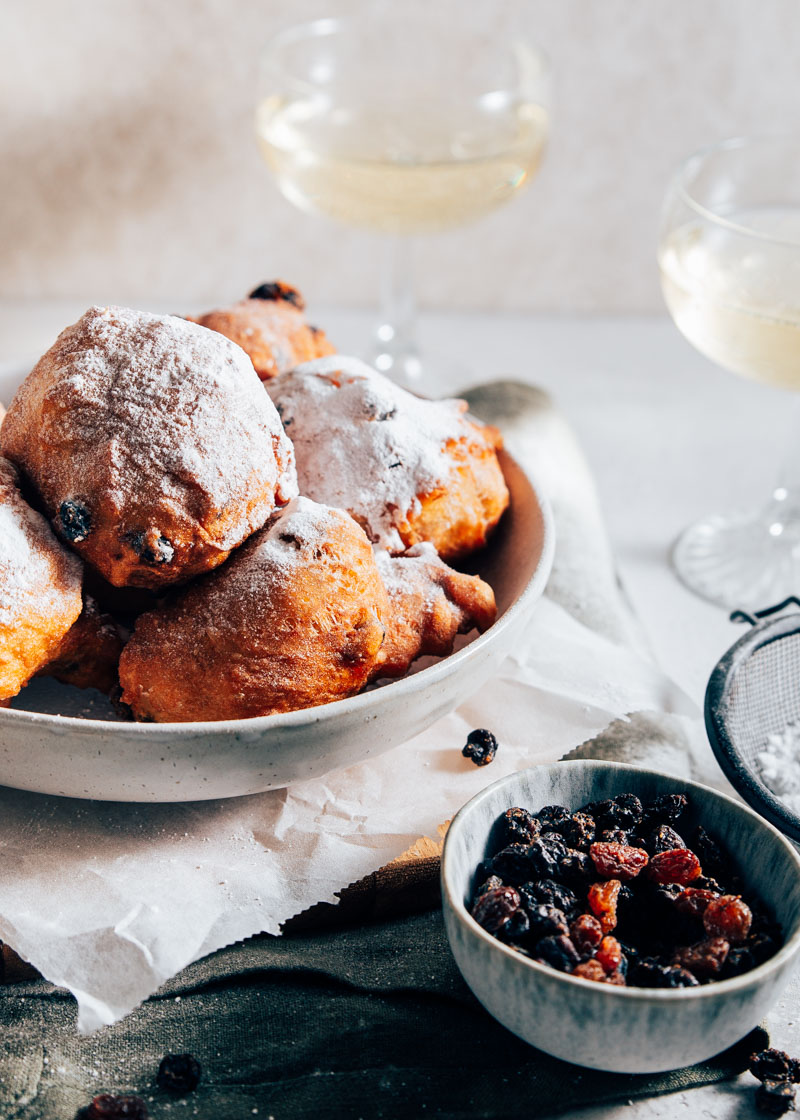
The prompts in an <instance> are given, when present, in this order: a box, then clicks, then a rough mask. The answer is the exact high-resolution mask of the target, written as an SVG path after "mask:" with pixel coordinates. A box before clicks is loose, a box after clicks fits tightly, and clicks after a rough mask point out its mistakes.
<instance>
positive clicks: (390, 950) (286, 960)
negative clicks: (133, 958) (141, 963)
mask: <svg viewBox="0 0 800 1120" xmlns="http://www.w3.org/2000/svg"><path fill="white" fill-rule="evenodd" d="M75 1017H76V1008H75V1003H74V1001H73V1000H71V999H70V998H69V997H68V996H67V994H66V993H65V992H57V991H56V992H53V991H52V989H50V987H49V985H47V984H45V983H43V982H42V981H38V982H30V983H24V984H18V985H15V986H10V987H8V988H6V989H5V990H2V989H0V1030H2V1035H3V1046H2V1048H0V1116H3V1117H4V1118H5V1120H11V1118H12V1117H13V1118H14V1120H72V1117H73V1116H74V1115H75V1112H76V1110H77V1108H78V1107H80V1106H81V1105H84V1104H87V1103H88V1101H89V1100H90V1099H91V1097H92V1096H93V1095H95V1094H97V1093H100V1092H113V1093H120V1094H123V1093H124V1094H129V1093H132V1094H136V1095H140V1096H141V1097H143V1098H144V1100H145V1101H146V1103H147V1105H148V1108H149V1110H150V1115H151V1116H152V1117H153V1120H158V1118H160V1117H166V1116H176V1115H177V1116H185V1117H198V1118H199V1120H234V1118H239V1117H241V1118H245V1117H251V1116H254V1117H262V1118H263V1120H267V1117H273V1118H274V1120H294V1118H295V1117H296V1118H298V1120H302V1118H304V1117H309V1116H313V1117H315V1118H316V1120H351V1118H352V1120H355V1118H356V1117H360V1118H361V1120H373V1118H375V1120H377V1118H379V1117H380V1118H382V1120H409V1118H410V1117H424V1116H437V1117H440V1118H450V1120H467V1118H476V1120H477V1118H478V1117H491V1118H492V1120H518V1117H521V1116H524V1117H540V1116H554V1115H559V1114H560V1113H562V1112H565V1111H569V1110H571V1109H573V1108H576V1107H579V1106H580V1105H586V1104H599V1103H602V1102H604V1101H608V1102H610V1101H630V1100H632V1099H635V1098H638V1097H642V1096H652V1095H654V1094H656V1093H666V1092H671V1091H674V1090H676V1089H682V1088H688V1087H690V1086H693V1085H701V1084H707V1083H709V1082H713V1081H719V1080H721V1079H723V1078H728V1077H733V1076H735V1075H736V1074H737V1073H740V1072H741V1071H742V1070H743V1069H745V1068H746V1065H747V1058H748V1055H749V1054H751V1053H752V1052H753V1051H754V1050H760V1049H762V1048H763V1047H765V1046H766V1045H768V1040H767V1038H766V1035H765V1032H764V1031H761V1030H756V1031H753V1032H752V1033H751V1034H750V1035H749V1036H748V1037H747V1038H745V1039H743V1040H742V1041H741V1042H740V1043H739V1044H738V1045H737V1046H735V1047H733V1048H732V1049H730V1050H727V1051H726V1052H725V1053H723V1054H720V1055H718V1056H717V1057H716V1058H712V1059H710V1060H709V1061H707V1062H703V1063H702V1064H700V1065H697V1066H693V1067H692V1068H690V1069H684V1070H676V1071H674V1072H671V1073H664V1074H649V1075H643V1076H634V1075H628V1074H613V1073H600V1072H596V1071H594V1070H588V1069H577V1068H576V1067H575V1066H571V1065H567V1064H566V1063H565V1062H560V1061H558V1060H556V1059H555V1058H550V1057H548V1056H547V1055H546V1054H542V1053H541V1052H540V1051H538V1050H534V1049H533V1048H532V1047H530V1046H528V1045H526V1044H525V1043H524V1042H521V1041H520V1040H519V1039H518V1038H515V1037H514V1036H513V1035H511V1034H509V1032H508V1031H506V1030H505V1029H504V1028H503V1027H501V1026H500V1025H499V1024H498V1023H496V1022H495V1021H494V1020H493V1019H492V1018H490V1017H489V1015H487V1013H486V1012H485V1011H484V1010H483V1008H482V1007H481V1006H480V1005H479V1004H478V1002H477V1000H475V999H474V998H473V996H472V995H471V993H470V992H469V990H468V989H467V987H466V985H465V984H464V982H463V981H462V979H461V977H460V975H459V973H458V970H457V968H456V966H455V964H454V962H453V958H452V956H451V955H450V952H449V949H448V946H447V941H446V938H445V934H444V928H443V924H442V918H441V913H440V912H438V911H434V912H429V913H423V914H415V915H411V916H407V917H405V918H402V919H400V920H396V921H393V922H389V923H381V924H376V925H371V926H366V927H360V928H351V929H346V930H339V931H336V932H330V931H327V932H324V933H316V934H313V935H308V934H306V935H304V936H287V937H284V938H270V937H260V938H256V939H254V940H252V941H249V942H248V943H247V944H245V945H237V946H234V947H232V948H230V949H224V950H222V951H221V952H219V953H216V954H214V956H213V957H209V958H206V959H205V960H203V961H200V962H198V963H196V964H193V965H191V966H190V967H189V968H187V969H185V970H184V971H183V972H182V973H181V974H180V976H178V977H177V978H176V979H175V980H173V981H172V982H170V983H169V984H168V985H167V986H165V987H164V988H162V990H161V991H160V992H159V994H158V996H157V997H155V998H154V999H151V1000H148V1002H147V1003H146V1004H144V1005H143V1006H142V1007H141V1008H139V1009H138V1010H137V1011H135V1012H134V1013H133V1014H132V1015H130V1016H129V1017H128V1018H126V1019H125V1020H124V1021H123V1022H121V1023H117V1024H116V1025H114V1026H113V1027H108V1028H106V1029H105V1030H103V1031H101V1032H99V1033H97V1034H94V1035H91V1036H89V1037H88V1038H87V1037H81V1036H79V1035H77V1034H76V1031H75ZM588 1029H590V1028H588ZM620 1045H621V1046H624V1045H625V1037H624V1034H623V1033H622V1032H621V1033H620ZM167 1052H172V1053H187V1052H188V1053H191V1054H193V1055H195V1056H196V1057H197V1058H198V1059H199V1061H200V1062H201V1064H202V1066H203V1071H204V1072H203V1078H202V1080H201V1082H200V1086H199V1088H198V1089H197V1090H196V1091H195V1092H193V1093H191V1094H189V1095H188V1096H187V1097H184V1098H181V1099H179V1100H174V1099H171V1098H170V1097H169V1094H167V1093H165V1092H163V1091H161V1090H159V1089H158V1088H157V1087H156V1085H155V1074H156V1071H157V1069H158V1065H159V1062H160V1060H161V1058H162V1057H163V1056H164V1054H165V1053H167ZM754 1086H755V1082H753V1083H752V1087H751V1090H750V1092H749V1094H747V1095H748V1096H749V1097H750V1098H751V1099H752V1097H753V1095H754V1094H753V1092H752V1088H754ZM749 1105H750V1101H749V1100H748V1106H749Z"/></svg>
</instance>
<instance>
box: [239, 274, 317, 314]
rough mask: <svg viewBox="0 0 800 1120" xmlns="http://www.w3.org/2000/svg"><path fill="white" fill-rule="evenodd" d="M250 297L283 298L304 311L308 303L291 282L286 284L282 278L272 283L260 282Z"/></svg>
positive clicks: (276, 299)
mask: <svg viewBox="0 0 800 1120" xmlns="http://www.w3.org/2000/svg"><path fill="white" fill-rule="evenodd" d="M247 298H248V299H266V300H275V301H278V300H283V301H284V302H286V303H291V304H292V305H293V306H294V307H296V308H297V309H298V310H299V311H302V310H303V308H304V307H305V305H306V303H305V300H304V299H303V297H302V296H301V295H300V293H299V292H298V291H297V289H296V288H292V287H290V285H289V284H284V283H283V281H282V280H276V281H274V282H273V283H271V284H259V286H258V287H257V288H253V290H252V292H251V293H250V295H249V296H248V297H247Z"/></svg>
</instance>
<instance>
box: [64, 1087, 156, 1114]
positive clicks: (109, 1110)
mask: <svg viewBox="0 0 800 1120" xmlns="http://www.w3.org/2000/svg"><path fill="white" fill-rule="evenodd" d="M149 1115H150V1114H149V1113H148V1111H147V1105H146V1104H145V1103H144V1101H143V1100H142V1099H141V1097H114V1096H112V1095H111V1094H110V1093H101V1094H100V1096H99V1097H95V1098H94V1099H93V1100H92V1102H91V1104H89V1105H87V1106H86V1108H82V1109H81V1110H80V1112H79V1113H78V1116H77V1118H76V1120H149Z"/></svg>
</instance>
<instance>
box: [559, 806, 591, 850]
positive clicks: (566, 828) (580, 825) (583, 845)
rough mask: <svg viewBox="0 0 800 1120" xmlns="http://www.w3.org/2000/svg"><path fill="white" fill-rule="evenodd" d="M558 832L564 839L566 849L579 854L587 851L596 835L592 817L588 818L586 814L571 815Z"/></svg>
mask: <svg viewBox="0 0 800 1120" xmlns="http://www.w3.org/2000/svg"><path fill="white" fill-rule="evenodd" d="M558 831H559V832H560V833H561V835H562V836H563V837H564V840H565V842H566V844H567V845H568V847H570V848H575V849H577V850H578V851H581V852H584V851H588V849H589V845H590V844H592V843H594V838H595V835H596V833H597V829H596V827H595V823H594V817H590V816H589V814H588V813H573V814H572V816H571V817H570V818H569V820H568V821H565V822H564V824H562V825H561V827H560V828H559V830H558Z"/></svg>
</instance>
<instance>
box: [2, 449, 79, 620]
mask: <svg viewBox="0 0 800 1120" xmlns="http://www.w3.org/2000/svg"><path fill="white" fill-rule="evenodd" d="M82 572H83V568H82V565H81V562H80V560H79V559H78V558H77V556H73V555H72V554H71V553H69V552H67V551H66V549H64V548H63V547H62V546H61V545H60V544H59V542H58V541H57V540H56V538H55V537H54V536H53V533H52V532H51V530H50V526H49V525H48V524H47V522H46V521H45V519H44V518H43V517H42V516H41V515H40V514H38V513H37V512H36V511H35V510H33V509H31V508H30V506H29V505H28V504H27V502H25V500H24V499H23V497H22V495H21V494H20V492H19V489H18V487H17V473H16V471H15V469H14V467H13V466H12V465H11V463H9V462H8V460H7V459H0V627H2V628H3V629H8V630H11V629H13V628H16V627H19V626H21V625H22V626H24V625H25V623H26V621H27V620H28V619H30V618H31V617H38V618H43V617H47V616H48V615H52V616H58V615H62V614H64V613H66V611H67V610H68V609H69V600H70V599H72V600H73V604H72V605H73V608H74V611H75V615H76V616H77V614H78V613H79V612H80V609H81V582H82Z"/></svg>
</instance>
